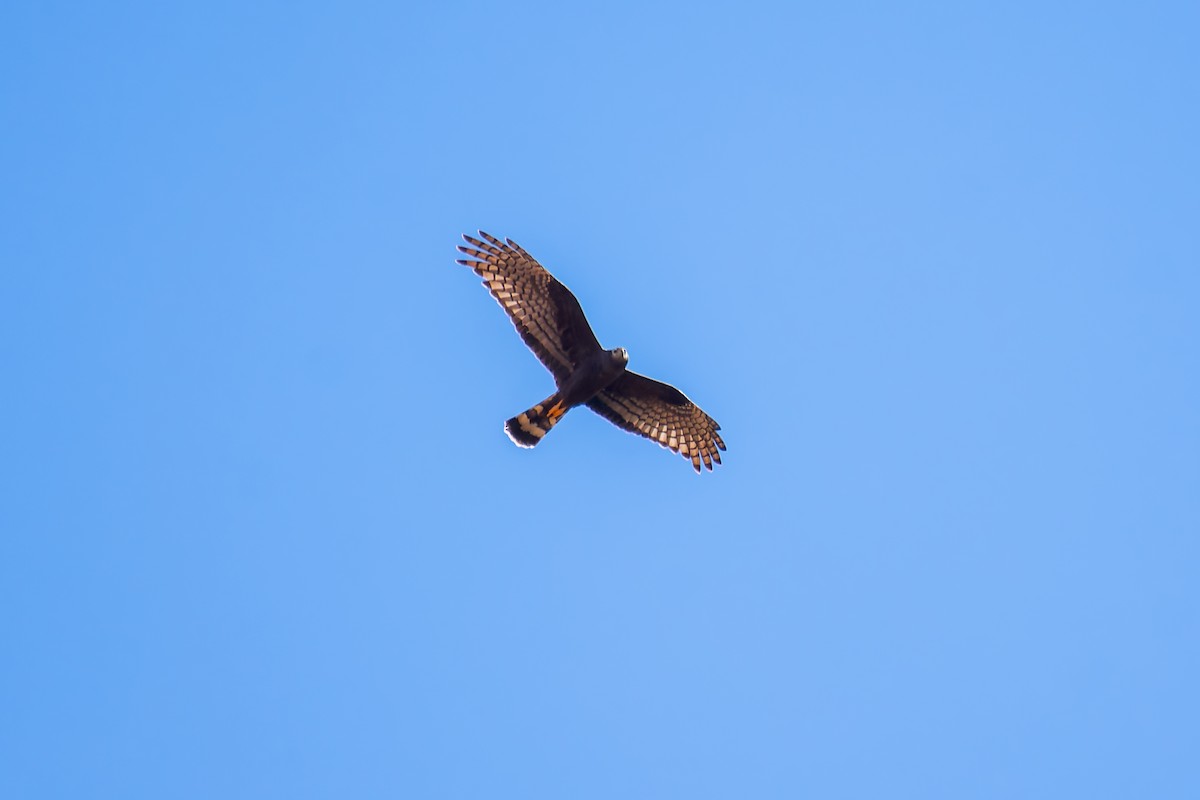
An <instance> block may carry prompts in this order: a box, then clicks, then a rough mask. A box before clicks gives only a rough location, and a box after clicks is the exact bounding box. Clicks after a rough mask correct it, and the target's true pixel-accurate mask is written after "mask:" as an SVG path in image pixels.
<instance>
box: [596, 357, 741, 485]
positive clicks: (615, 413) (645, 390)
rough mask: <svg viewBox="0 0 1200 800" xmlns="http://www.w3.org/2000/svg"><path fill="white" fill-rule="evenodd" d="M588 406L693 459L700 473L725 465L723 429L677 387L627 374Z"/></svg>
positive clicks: (606, 417) (631, 430) (607, 417)
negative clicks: (701, 466) (702, 464)
mask: <svg viewBox="0 0 1200 800" xmlns="http://www.w3.org/2000/svg"><path fill="white" fill-rule="evenodd" d="M587 406H588V408H590V409H591V410H592V411H595V412H596V413H597V414H599V415H600V416H602V417H604V418H605V419H607V420H608V421H609V422H611V423H613V424H614V425H616V426H617V427H619V428H624V429H625V430H627V431H630V432H632V433H636V434H640V435H641V436H645V437H646V438H647V439H653V440H654V441H656V442H658V443H659V444H660V445H662V446H663V447H669V448H671V449H672V450H674V451H675V452H676V453H679V454H680V455H682V456H683V457H684V458H688V459H691V462H692V467H693V468H695V470H696V472H699V471H700V462H701V461H703V462H704V466H706V467H708V468H709V469H710V470H711V469H712V468H713V466H712V465H713V462H714V461H715V462H716V463H718V464H720V463H721V454H720V452H719V451H720V450H724V449H725V442H723V441H721V435H720V434H719V433H717V431H719V430H721V426H720V425H718V424H717V423H716V421H715V420H714V419H713V418H712V417H710V416H709V415H708V414H705V413H704V412H703V411H701V410H700V407H699V406H697V405H696V404H695V403H693V402H692V401H691V400H688V399H687V398H686V397H684V395H683V392H681V391H679V390H678V389H676V388H675V387H674V386H668V385H667V384H665V383H659V382H658V381H655V380H651V379H650V378H647V377H646V376H645V375H638V374H637V373H636V372H626V373H625V374H624V375H622V376H621V377H620V378H618V379H617V380H616V381H614V382H613V383H612V384H610V385H609V387H608V388H607V389H605V390H604V391H602V392H600V394H598V395H596V396H595V397H593V398H592V399H591V400H589V401H588V402H587Z"/></svg>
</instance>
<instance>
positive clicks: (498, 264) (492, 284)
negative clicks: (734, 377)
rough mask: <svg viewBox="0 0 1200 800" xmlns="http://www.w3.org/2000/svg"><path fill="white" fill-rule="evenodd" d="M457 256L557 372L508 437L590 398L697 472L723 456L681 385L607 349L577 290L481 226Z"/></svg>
mask: <svg viewBox="0 0 1200 800" xmlns="http://www.w3.org/2000/svg"><path fill="white" fill-rule="evenodd" d="M479 236H480V237H481V239H482V241H481V239H476V238H473V237H471V236H466V235H464V236H463V239H465V240H466V241H467V243H468V244H469V245H470V246H469V247H464V246H463V245H459V247H458V249H459V250H460V251H461V252H462V253H464V254H465V255H467V256H469V259H459V261H458V263H460V264H464V265H466V266H468V267H470V268H471V269H473V270H475V272H476V274H478V275H479V276H481V277H482V278H483V284H484V286H486V287H488V290H489V291H490V292H491V293H492V296H493V297H494V298H496V301H497V302H498V303H500V306H501V307H502V308H503V309H504V310H505V311H506V312H507V313H508V316H509V318H510V319H511V320H512V323H513V325H514V326H515V327H516V329H517V333H519V334H520V335H521V338H522V339H523V340H524V341H525V344H526V345H528V346H529V349H530V350H532V351H533V353H534V355H536V356H537V357H538V359H539V360H540V361H541V362H542V363H543V364H544V365H545V366H546V368H547V369H548V370H550V373H551V374H552V375H553V376H554V382H555V383H556V384H557V391H555V392H554V394H552V395H550V397H548V398H546V399H545V400H543V401H542V402H541V403H538V404H537V405H535V406H533V407H532V408H530V409H529V410H528V411H524V412H522V413H520V414H518V415H516V416H515V417H513V418H511V419H509V420H508V421H507V422H506V423H505V426H504V428H505V431H507V433H508V435H509V437H510V438H511V439H512V440H513V441H514V442H515V443H516V444H518V445H520V446H522V447H533V446H534V445H536V444H537V443H538V442H540V441H541V440H542V437H544V436H545V435H546V434H547V433H548V432H549V431H550V429H551V428H553V427H554V426H555V425H557V424H558V421H559V420H560V419H562V416H563V414H565V413H566V412H567V411H568V410H570V409H571V408H574V407H575V406H577V405H587V407H588V408H590V409H592V410H593V411H595V412H596V413H597V414H599V415H600V416H602V417H604V418H605V419H607V420H609V421H610V422H612V423H613V424H615V425H616V426H617V427H619V428H624V429H625V430H627V431H630V432H632V433H636V434H638V435H640V436H645V437H646V438H647V439H652V440H654V441H655V442H658V443H659V444H660V445H662V446H663V447H667V448H670V449H671V450H674V451H675V452H676V453H679V454H681V455H682V456H683V457H684V458H687V459H689V460H690V461H691V462H692V467H693V468H694V469H695V470H696V472H700V465H701V464H703V465H704V466H705V467H707V468H708V469H709V470H711V469H712V468H713V464H714V463H716V464H720V463H721V455H720V451H721V450H724V449H725V442H724V441H722V439H721V436H720V434H719V433H717V431H719V430H720V429H721V426H720V425H718V424H717V423H716V422H715V421H714V420H713V419H712V417H710V416H708V415H707V414H705V413H704V412H703V411H701V410H700V408H699V407H698V406H697V405H696V404H694V403H693V402H692V401H690V400H688V399H687V397H685V396H684V395H683V393H682V392H680V391H679V390H678V389H676V388H675V387H673V386H668V385H667V384H665V383H659V382H658V381H655V380H651V379H650V378H647V377H645V376H644V375H638V374H637V373H635V372H630V371H628V370H627V369H626V368H625V364H626V363H627V362H628V360H629V356H628V354H627V353H626V352H625V350H624V348H616V349H615V350H605V349H604V348H602V347H601V346H600V342H599V341H598V340H597V339H596V335H595V334H594V333H592V328H591V326H590V325H589V324H588V321H587V318H586V317H585V316H584V314H583V309H582V308H581V307H580V305H579V301H578V300H576V299H575V295H573V294H571V292H570V291H569V290H568V289H567V287H565V286H563V285H562V284H561V283H559V282H558V281H557V280H556V279H555V278H554V276H553V275H551V274H550V273H549V272H547V271H546V269H545V268H544V267H542V265H541V264H539V263H537V261H535V260H534V259H533V257H532V256H530V255H529V254H528V253H526V252H525V251H524V250H523V249H522V248H521V247H520V246H519V245H518V244H517V243H516V242H514V241H512V240H511V239H505V240H504V241H500V240H499V239H497V238H495V237H494V236H490V235H488V234H486V233H484V232H483V231H480V232H479Z"/></svg>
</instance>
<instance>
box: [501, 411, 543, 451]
mask: <svg viewBox="0 0 1200 800" xmlns="http://www.w3.org/2000/svg"><path fill="white" fill-rule="evenodd" d="M524 416H525V415H524V414H518V415H517V416H515V417H513V418H512V419H510V420H508V421H507V422H505V423H504V432H505V433H507V434H508V438H510V439H512V441H513V444H515V445H516V446H517V447H525V448H530V447H533V446H534V445H536V444H537V443H538V442H540V441H541V440H542V436H545V435H546V432H545V431H544V430H542V429H540V428H538V427H537V426H536V425H534V424H533V423H531V422H528V418H526V421H525V422H522V421H521V417H524ZM530 429H532V430H530ZM539 433H540V435H538V434H539Z"/></svg>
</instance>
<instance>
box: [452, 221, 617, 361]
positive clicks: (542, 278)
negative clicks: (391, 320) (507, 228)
mask: <svg viewBox="0 0 1200 800" xmlns="http://www.w3.org/2000/svg"><path fill="white" fill-rule="evenodd" d="M479 235H480V236H481V237H483V239H484V241H480V240H479V239H475V238H472V237H470V236H467V235H466V234H464V235H463V239H465V240H466V241H467V243H468V244H470V245H472V246H471V247H463V246H462V245H459V246H458V249H459V250H460V251H461V252H463V253H465V254H466V255H468V256H470V257H471V259H473V260H467V259H463V258H460V259H458V263H460V264H464V265H466V266H468V267H470V268H471V269H473V270H475V273H476V274H477V275H479V276H481V277H482V278H483V285H484V286H486V287H488V290H489V291H490V292H491V293H492V297H494V298H496V302H498V303H499V304H500V306H501V307H502V308H503V309H504V310H505V311H507V312H508V316H509V317H510V318H511V319H512V322H513V325H514V326H515V327H516V329H517V333H519V334H521V338H522V339H524V340H525V344H526V345H528V346H529V349H530V350H532V351H533V353H534V355H536V356H537V357H538V359H539V360H540V361H541V362H542V363H543V364H545V365H546V369H548V370H550V372H551V374H553V375H554V380H555V382H556V383H558V384H560V385H561V384H562V382H563V380H565V379H566V377H567V376H568V375H570V374H571V372H572V371H573V370H574V369H575V367H577V366H579V364H581V363H582V362H583V361H584V360H586V359H587V357H588V356H590V355H592V354H593V353H595V352H596V351H597V350H599V349H600V342H598V341H597V340H596V335H595V334H594V333H592V327H591V326H590V325H588V321H587V317H585V316H584V315H583V309H582V308H581V307H580V305H579V301H578V300H576V299H575V295H573V294H571V292H570V290H569V289H567V287H565V286H563V285H562V284H561V283H559V282H558V281H557V280H555V278H554V276H553V275H551V274H550V273H549V272H547V271H546V268H545V267H543V266H542V265H541V264H539V263H538V262H536V261H534V260H533V257H532V256H530V255H529V254H528V253H526V252H525V251H524V250H523V249H521V246H520V245H518V244H517V243H516V242H514V241H513V240H512V239H505V240H504V241H503V242H502V241H500V240H499V239H497V238H496V237H494V236H490V235H489V234H486V233H484V232H483V231H480V232H479Z"/></svg>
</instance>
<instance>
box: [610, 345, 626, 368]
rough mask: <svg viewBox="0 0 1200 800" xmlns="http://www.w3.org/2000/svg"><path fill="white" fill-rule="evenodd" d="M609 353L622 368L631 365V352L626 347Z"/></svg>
mask: <svg viewBox="0 0 1200 800" xmlns="http://www.w3.org/2000/svg"><path fill="white" fill-rule="evenodd" d="M608 352H609V353H611V354H612V360H613V362H614V363H617V364H621V365H622V366H624V365H625V364H628V363H629V351H628V350H626V349H625V348H624V347H618V348H617V349H616V350H609V351H608Z"/></svg>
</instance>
